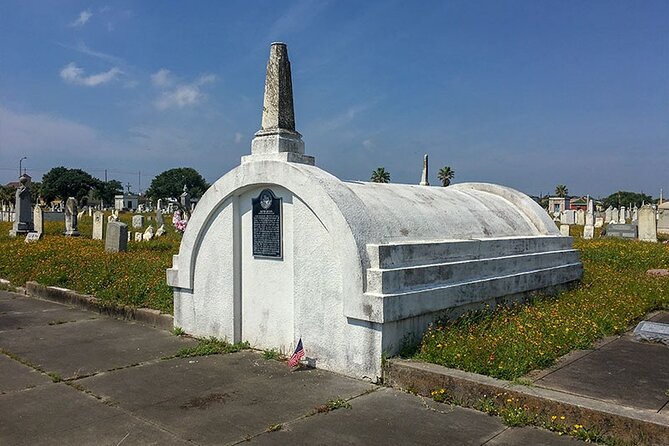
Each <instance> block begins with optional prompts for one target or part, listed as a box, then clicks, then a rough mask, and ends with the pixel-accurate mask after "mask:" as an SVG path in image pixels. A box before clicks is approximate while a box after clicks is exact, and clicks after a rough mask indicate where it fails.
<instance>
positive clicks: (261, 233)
mask: <svg viewBox="0 0 669 446" xmlns="http://www.w3.org/2000/svg"><path fill="white" fill-rule="evenodd" d="M251 202H252V204H253V211H252V213H251V219H252V220H253V223H252V227H253V255H254V256H258V257H273V258H281V257H282V252H281V245H282V243H281V198H277V197H276V196H275V195H274V192H272V191H271V190H269V189H264V190H263V191H262V192H260V195H258V198H252V199H251Z"/></svg>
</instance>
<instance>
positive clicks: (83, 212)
mask: <svg viewBox="0 0 669 446" xmlns="http://www.w3.org/2000/svg"><path fill="white" fill-rule="evenodd" d="M85 214H86V209H82V210H81V211H79V213H78V214H77V220H81V219H82V218H84V215H85Z"/></svg>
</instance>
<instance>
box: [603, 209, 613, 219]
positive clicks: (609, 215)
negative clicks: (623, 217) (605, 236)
mask: <svg viewBox="0 0 669 446" xmlns="http://www.w3.org/2000/svg"><path fill="white" fill-rule="evenodd" d="M612 212H613V208H612V207H611V206H609V207H607V208H606V210H605V211H604V223H608V222H610V221H611V213H612Z"/></svg>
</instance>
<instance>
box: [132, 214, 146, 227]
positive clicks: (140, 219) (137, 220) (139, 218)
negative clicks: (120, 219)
mask: <svg viewBox="0 0 669 446" xmlns="http://www.w3.org/2000/svg"><path fill="white" fill-rule="evenodd" d="M143 226H144V216H143V215H133V216H132V227H133V229H136V228H141V227H143Z"/></svg>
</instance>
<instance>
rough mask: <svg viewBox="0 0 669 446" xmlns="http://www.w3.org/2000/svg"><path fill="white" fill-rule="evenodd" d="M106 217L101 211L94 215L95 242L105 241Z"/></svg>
mask: <svg viewBox="0 0 669 446" xmlns="http://www.w3.org/2000/svg"><path fill="white" fill-rule="evenodd" d="M104 217H105V215H104V214H103V213H102V212H100V211H95V212H94V213H93V240H102V239H103V227H104Z"/></svg>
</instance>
